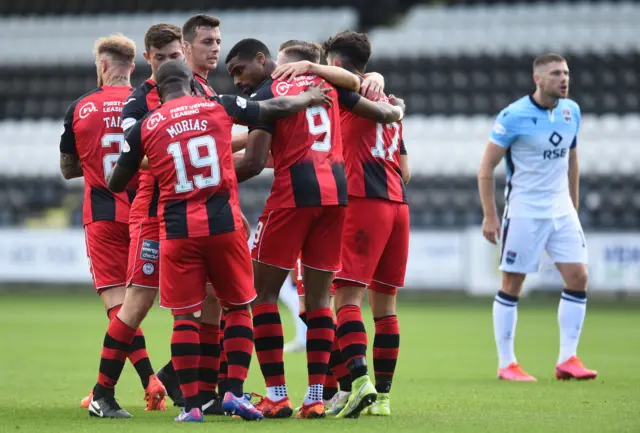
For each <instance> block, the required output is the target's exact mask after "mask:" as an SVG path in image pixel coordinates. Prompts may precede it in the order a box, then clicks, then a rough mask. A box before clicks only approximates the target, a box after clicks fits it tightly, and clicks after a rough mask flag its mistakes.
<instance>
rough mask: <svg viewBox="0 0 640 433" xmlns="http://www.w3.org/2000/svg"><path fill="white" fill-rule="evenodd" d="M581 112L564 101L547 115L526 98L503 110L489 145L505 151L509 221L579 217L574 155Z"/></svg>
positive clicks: (529, 98) (495, 124)
mask: <svg viewBox="0 0 640 433" xmlns="http://www.w3.org/2000/svg"><path fill="white" fill-rule="evenodd" d="M580 119H581V115H580V107H579V106H578V104H577V103H576V102H574V101H572V100H571V99H560V100H559V101H558V104H557V105H556V107H555V108H553V109H552V110H551V109H547V108H544V107H542V106H540V105H539V104H537V103H536V102H535V100H534V99H533V97H532V96H525V97H523V98H521V99H519V100H517V101H515V102H514V103H512V104H511V105H509V106H508V107H507V108H505V109H504V110H502V111H501V112H500V114H498V117H497V119H496V121H495V123H494V125H493V130H492V131H491V136H490V138H489V140H490V141H491V142H493V143H495V144H497V145H498V146H501V147H504V148H506V149H507V150H506V154H505V163H506V168H507V187H506V190H505V196H506V208H505V217H506V218H512V217H527V218H556V217H560V216H563V215H568V214H570V213H573V212H575V210H574V207H573V203H572V202H571V197H570V195H569V179H568V171H569V150H570V149H573V148H574V147H576V145H577V136H578V131H579V129H580Z"/></svg>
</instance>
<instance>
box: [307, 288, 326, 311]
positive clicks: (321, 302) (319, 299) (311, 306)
mask: <svg viewBox="0 0 640 433" xmlns="http://www.w3.org/2000/svg"><path fill="white" fill-rule="evenodd" d="M330 307H331V296H330V295H329V293H328V292H327V293H326V294H324V293H321V294H318V295H317V296H310V295H307V296H305V311H313V310H317V309H318V308H330Z"/></svg>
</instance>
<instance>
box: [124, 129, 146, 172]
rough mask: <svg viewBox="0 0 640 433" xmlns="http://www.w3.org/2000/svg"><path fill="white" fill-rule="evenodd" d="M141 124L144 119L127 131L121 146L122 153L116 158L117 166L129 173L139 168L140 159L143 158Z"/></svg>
mask: <svg viewBox="0 0 640 433" xmlns="http://www.w3.org/2000/svg"><path fill="white" fill-rule="evenodd" d="M143 122H144V119H143V120H139V121H138V122H136V123H135V125H133V126H132V127H130V128H129V130H128V131H127V134H126V139H125V141H124V144H123V146H122V152H121V153H120V158H118V165H119V166H120V167H123V168H126V169H129V170H131V171H137V170H138V168H139V167H140V162H142V158H143V156H144V154H143V151H142V123H143Z"/></svg>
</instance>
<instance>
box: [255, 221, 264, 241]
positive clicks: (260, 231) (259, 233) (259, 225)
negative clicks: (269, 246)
mask: <svg viewBox="0 0 640 433" xmlns="http://www.w3.org/2000/svg"><path fill="white" fill-rule="evenodd" d="M263 227H264V224H262V221H258V225H257V227H256V232H255V234H254V235H253V245H256V244H257V243H258V242H260V235H261V234H262V228H263Z"/></svg>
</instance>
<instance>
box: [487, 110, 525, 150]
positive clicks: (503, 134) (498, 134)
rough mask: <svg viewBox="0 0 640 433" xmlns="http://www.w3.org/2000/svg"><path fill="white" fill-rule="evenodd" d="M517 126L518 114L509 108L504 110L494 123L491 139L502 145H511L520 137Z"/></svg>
mask: <svg viewBox="0 0 640 433" xmlns="http://www.w3.org/2000/svg"><path fill="white" fill-rule="evenodd" d="M517 126H518V119H517V116H515V115H514V114H513V113H510V112H509V110H508V109H504V110H502V111H501V112H500V114H498V117H497V118H496V120H495V122H494V123H493V128H492V129H491V135H490V136H489V141H491V142H492V143H495V144H497V145H498V146H500V147H510V146H511V145H512V144H513V142H514V141H516V139H517V138H518V131H517Z"/></svg>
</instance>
